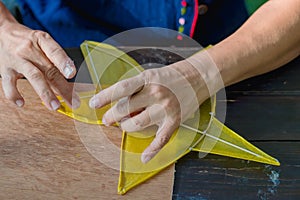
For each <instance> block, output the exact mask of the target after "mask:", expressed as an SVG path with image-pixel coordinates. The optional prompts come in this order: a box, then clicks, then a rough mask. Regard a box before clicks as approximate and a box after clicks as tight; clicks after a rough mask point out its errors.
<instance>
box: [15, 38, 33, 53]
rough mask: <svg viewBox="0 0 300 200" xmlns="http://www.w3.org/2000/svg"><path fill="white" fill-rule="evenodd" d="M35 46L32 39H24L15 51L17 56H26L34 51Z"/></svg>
mask: <svg viewBox="0 0 300 200" xmlns="http://www.w3.org/2000/svg"><path fill="white" fill-rule="evenodd" d="M33 48H34V44H33V41H32V40H30V39H24V40H23V41H22V43H20V44H19V45H18V46H17V47H16V49H15V53H16V55H17V56H20V57H26V56H27V55H28V52H29V51H32V50H33Z"/></svg>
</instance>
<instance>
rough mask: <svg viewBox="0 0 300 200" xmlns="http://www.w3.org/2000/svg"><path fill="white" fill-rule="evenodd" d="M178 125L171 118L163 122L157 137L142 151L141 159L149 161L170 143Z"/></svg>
mask: <svg viewBox="0 0 300 200" xmlns="http://www.w3.org/2000/svg"><path fill="white" fill-rule="evenodd" d="M178 126H179V125H177V124H176V123H172V122H171V120H167V121H166V122H165V123H163V125H162V126H161V127H160V128H159V129H158V131H157V134H156V137H155V138H154V139H153V141H152V142H151V144H150V145H149V146H148V147H147V148H146V150H145V151H144V152H143V153H142V157H141V161H142V162H143V163H147V162H149V161H150V160H151V159H152V158H153V157H154V156H155V155H156V154H157V153H158V152H159V151H160V150H161V149H162V148H163V147H164V146H165V145H166V144H167V143H168V141H169V140H170V138H171V136H172V134H173V133H174V131H175V130H176V128H177V127H178Z"/></svg>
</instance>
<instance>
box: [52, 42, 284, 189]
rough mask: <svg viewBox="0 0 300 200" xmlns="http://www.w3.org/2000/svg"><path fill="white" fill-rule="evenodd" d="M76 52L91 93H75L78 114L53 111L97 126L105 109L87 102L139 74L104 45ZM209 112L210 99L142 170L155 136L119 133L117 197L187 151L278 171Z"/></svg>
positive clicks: (133, 64) (117, 52)
mask: <svg viewBox="0 0 300 200" xmlns="http://www.w3.org/2000/svg"><path fill="white" fill-rule="evenodd" d="M81 49H82V52H83V55H84V57H85V60H86V62H87V65H88V69H89V72H90V75H91V78H92V81H93V83H94V85H95V88H96V89H95V90H94V91H88V92H81V93H79V96H80V98H81V102H82V104H81V106H80V108H79V109H77V110H72V109H70V108H68V107H67V105H66V104H65V103H64V102H63V100H61V101H62V106H61V108H60V109H59V110H58V111H59V112H61V113H63V114H66V115H68V116H70V117H72V118H75V119H77V120H79V121H83V122H86V123H93V124H102V122H101V118H102V115H103V114H104V113H105V111H106V110H107V109H109V107H110V105H108V106H106V107H104V108H101V109H97V110H93V109H90V108H89V106H88V101H89V99H90V97H91V96H93V95H94V94H95V92H96V91H98V90H101V89H103V88H104V87H105V86H109V85H112V84H113V83H115V82H117V81H119V80H121V79H124V78H128V77H131V76H134V75H137V74H138V73H140V72H141V71H142V70H143V69H142V68H141V67H140V66H139V65H138V63H137V62H136V61H135V60H134V59H132V58H131V57H129V56H128V55H127V54H125V53H123V52H122V51H120V50H118V49H116V48H114V47H112V46H110V45H106V44H101V43H97V42H91V41H85V42H84V43H83V44H82V45H81ZM215 106H216V105H215V97H212V98H211V99H209V100H207V101H206V102H204V103H203V104H202V105H201V107H200V109H199V112H200V115H199V116H200V118H192V119H189V120H188V121H187V122H185V123H184V124H182V125H181V126H180V127H179V128H178V129H177V131H176V132H175V133H174V134H173V136H172V137H171V139H170V141H169V142H168V143H167V144H166V145H165V147H164V148H163V149H162V150H161V151H160V152H159V153H158V154H157V155H156V156H155V157H154V158H153V159H152V160H150V161H149V162H148V163H147V164H144V163H142V162H141V159H140V156H141V153H142V152H143V151H144V149H145V148H146V147H147V146H148V145H149V144H150V143H151V142H152V140H153V138H154V133H155V131H153V130H152V132H151V130H150V134H149V130H148V132H147V134H145V133H143V132H139V133H126V132H123V139H122V147H121V150H122V152H121V158H120V162H121V163H120V177H119V185H118V193H119V194H125V193H126V192H127V191H128V190H130V189H131V188H133V187H135V186H137V185H139V184H140V183H142V182H144V181H145V180H147V179H149V178H150V177H152V176H154V175H155V174H157V173H158V172H160V171H161V170H163V169H164V168H166V167H167V166H169V165H170V164H172V163H174V162H175V161H176V160H178V159H180V158H181V157H182V156H184V155H185V154H187V153H189V152H190V151H198V152H203V153H213V154H217V155H223V156H229V157H233V158H240V159H245V160H251V161H256V162H261V163H266V164H271V165H280V163H279V162H278V160H276V159H275V158H273V157H271V156H269V155H268V154H266V153H264V152H263V151H261V150H260V149H258V148H257V147H255V146H253V145H252V144H250V143H249V142H247V141H246V140H245V139H244V138H242V137H241V136H239V135H238V134H236V133H235V132H233V131H232V130H230V129H229V128H227V127H226V126H225V125H223V124H222V123H221V122H219V121H218V120H217V119H216V118H215V117H214V112H215ZM187 124H188V125H187ZM195 127H197V128H195Z"/></svg>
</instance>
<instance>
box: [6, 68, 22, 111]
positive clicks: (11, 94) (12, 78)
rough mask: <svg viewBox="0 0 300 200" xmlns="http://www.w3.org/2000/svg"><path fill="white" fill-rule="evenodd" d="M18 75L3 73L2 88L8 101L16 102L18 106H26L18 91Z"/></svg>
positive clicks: (9, 72) (11, 72)
mask: <svg viewBox="0 0 300 200" xmlns="http://www.w3.org/2000/svg"><path fill="white" fill-rule="evenodd" d="M17 79H18V77H17V75H16V72H13V71H7V72H5V73H2V88H3V92H4V95H5V97H6V98H7V99H9V100H11V101H12V102H14V103H15V104H16V105H17V106H19V107H22V106H23V105H24V99H23V97H22V96H21V94H20V93H19V91H18V89H17Z"/></svg>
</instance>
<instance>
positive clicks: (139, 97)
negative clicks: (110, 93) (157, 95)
mask: <svg viewBox="0 0 300 200" xmlns="http://www.w3.org/2000/svg"><path fill="white" fill-rule="evenodd" d="M150 102H151V98H149V97H148V96H147V95H146V94H145V93H144V92H143V91H141V92H139V93H138V94H136V95H133V96H131V97H123V98H122V99H120V100H119V101H118V102H117V103H116V104H115V105H114V106H113V107H112V108H110V109H109V110H108V111H107V112H106V113H105V114H104V116H103V118H102V120H103V121H105V124H106V125H111V124H113V123H115V122H118V121H121V120H122V119H123V118H124V117H128V116H129V115H130V114H131V113H134V112H137V111H141V110H142V108H144V107H146V106H147V105H149V104H150Z"/></svg>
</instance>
